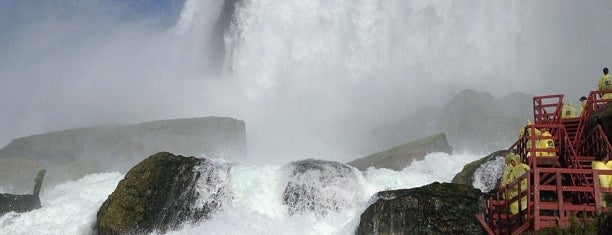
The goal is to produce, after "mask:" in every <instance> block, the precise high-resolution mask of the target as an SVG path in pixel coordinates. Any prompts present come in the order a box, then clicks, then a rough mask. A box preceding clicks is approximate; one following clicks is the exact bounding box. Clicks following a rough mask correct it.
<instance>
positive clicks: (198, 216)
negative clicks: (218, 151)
mask: <svg viewBox="0 0 612 235" xmlns="http://www.w3.org/2000/svg"><path fill="white" fill-rule="evenodd" d="M227 171H228V170H227V168H226V167H224V166H222V165H220V164H218V163H215V162H212V161H210V160H208V159H203V158H195V157H183V156H180V155H179V156H175V155H173V154H171V153H168V152H161V153H157V154H155V155H153V156H150V157H149V158H147V159H145V160H144V161H142V162H140V163H139V164H138V165H136V166H134V167H133V168H132V169H131V170H130V171H129V172H128V173H127V174H126V175H125V178H124V179H123V180H121V181H120V182H119V184H118V185H117V188H116V189H115V190H114V191H113V193H112V194H111V195H110V196H109V197H108V199H107V200H106V201H105V202H104V204H103V205H102V207H101V208H100V210H99V211H98V214H97V221H96V231H97V234H148V233H151V232H153V231H157V232H162V233H163V232H165V231H167V230H168V229H176V228H179V227H180V226H181V224H183V223H184V222H196V221H200V220H203V219H206V218H210V216H212V214H214V212H215V211H218V210H221V209H222V208H223V205H224V203H225V202H226V201H227V200H230V199H229V198H231V196H230V195H229V193H228V191H227V187H226V186H227Z"/></svg>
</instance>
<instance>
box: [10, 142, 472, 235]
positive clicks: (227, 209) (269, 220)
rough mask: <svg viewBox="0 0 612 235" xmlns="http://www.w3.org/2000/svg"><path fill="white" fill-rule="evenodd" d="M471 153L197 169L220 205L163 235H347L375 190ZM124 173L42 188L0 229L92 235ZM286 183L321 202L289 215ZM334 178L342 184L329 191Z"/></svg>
mask: <svg viewBox="0 0 612 235" xmlns="http://www.w3.org/2000/svg"><path fill="white" fill-rule="evenodd" d="M476 158H478V157H477V156H474V155H470V154H456V155H452V156H451V155H448V154H445V153H432V154H429V155H427V156H426V157H425V159H424V160H422V161H415V162H413V163H412V164H411V166H409V167H407V168H406V169H404V170H402V171H392V170H386V169H378V170H376V169H373V168H371V169H368V170H367V171H365V172H359V171H357V170H355V169H350V168H346V166H344V165H343V164H341V163H335V162H330V163H326V164H324V165H323V167H321V168H315V169H322V170H321V171H319V170H316V171H314V172H310V173H308V172H306V174H305V175H303V174H302V175H301V176H300V174H298V175H295V169H297V168H296V164H295V163H289V164H275V165H243V164H239V163H235V164H232V167H231V170H229V171H226V170H224V169H221V168H219V169H216V170H213V169H201V170H200V171H201V175H202V176H203V177H202V178H201V179H209V180H207V181H206V182H205V185H206V186H205V187H201V188H200V190H201V191H202V194H201V198H200V199H201V200H200V202H201V203H211V202H213V201H214V203H215V204H218V205H221V206H220V207H219V208H218V209H217V210H215V211H214V212H211V214H209V217H210V218H207V219H203V220H201V221H199V222H196V223H186V224H184V225H183V228H181V229H179V230H177V231H168V234H352V233H353V232H354V230H355V229H356V227H357V225H358V223H359V216H360V214H361V213H362V212H363V210H364V209H365V208H366V207H367V206H368V205H369V203H371V196H372V195H374V194H375V193H376V192H378V191H382V190H392V189H400V188H413V187H418V186H422V185H425V184H429V183H431V182H434V181H440V182H449V181H450V180H451V179H452V177H453V176H454V175H455V174H456V173H457V172H459V171H460V170H461V169H462V167H463V166H464V165H465V164H467V163H468V162H470V161H472V160H475V159H476ZM304 161H306V162H312V161H314V160H304ZM315 162H316V161H315ZM224 164H225V163H224ZM317 164H318V163H317ZM309 169H313V168H309ZM344 169H350V170H348V171H345V170H344ZM228 172H229V173H228ZM292 175H293V176H292ZM210 176H219V177H213V179H211V178H210ZM313 177H314V178H318V179H324V180H323V181H317V180H313ZM122 178H123V176H122V175H120V174H119V173H104V174H92V175H88V176H86V177H84V178H82V179H80V180H78V181H71V182H65V183H63V184H60V185H58V186H55V187H53V188H51V189H48V190H45V191H43V192H42V193H41V201H42V208H41V209H38V210H34V211H30V212H25V213H20V214H18V213H12V212H11V213H8V214H5V215H3V216H2V217H0V234H90V233H92V229H93V225H94V223H95V218H96V213H97V211H98V209H99V207H100V205H101V204H102V202H103V201H104V200H106V198H107V197H108V195H109V194H110V193H111V192H112V191H113V190H114V188H115V186H116V185H117V183H118V182H119V180H121V179H122ZM291 182H293V183H294V184H300V185H306V186H307V187H304V188H309V190H313V191H312V192H315V193H316V194H311V195H317V196H316V197H312V198H310V199H308V200H303V201H302V202H304V203H306V204H309V203H310V204H311V205H323V206H317V207H314V208H313V210H310V209H309V208H308V207H304V208H302V209H305V210H301V211H299V212H297V213H290V211H291V210H290V207H289V203H287V201H288V200H286V199H284V198H283V197H284V195H286V192H287V189H288V188H289V185H290V183H291ZM202 183H204V182H202ZM337 183H340V184H343V185H336V186H338V188H335V189H334V188H333V187H334V185H335V184H337ZM215 188H217V189H219V188H223V190H224V192H223V193H220V194H219V193H217V196H216V197H215V198H211V197H209V195H210V192H211V191H215V192H218V190H215ZM207 195H208V196H207ZM318 200H320V201H318ZM194 206H199V204H198V205H194Z"/></svg>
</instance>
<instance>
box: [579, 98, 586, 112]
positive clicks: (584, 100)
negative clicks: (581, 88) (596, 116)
mask: <svg viewBox="0 0 612 235" xmlns="http://www.w3.org/2000/svg"><path fill="white" fill-rule="evenodd" d="M580 102H581V105H580V116H582V114H583V113H584V107H586V103H587V98H586V97H584V96H583V97H580Z"/></svg>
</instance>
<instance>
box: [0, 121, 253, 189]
mask: <svg viewBox="0 0 612 235" xmlns="http://www.w3.org/2000/svg"><path fill="white" fill-rule="evenodd" d="M161 151H168V152H173V153H176V154H181V155H185V156H200V155H205V156H207V157H215V158H216V157H220V158H225V159H234V160H239V159H243V158H244V157H245V156H246V131H245V123H244V122H243V121H241V120H236V119H232V118H225V117H204V118H187V119H172V120H160V121H152V122H145V123H140V124H134V125H111V126H98V127H89V128H80V129H72V130H64V131H58V132H52V133H46V134H40V135H33V136H28V137H23V138H18V139H15V140H13V141H12V142H11V143H10V144H9V145H7V146H6V147H4V148H2V149H0V160H6V159H22V160H28V161H34V162H35V163H36V164H37V165H40V166H41V167H43V168H46V169H47V170H48V180H47V182H48V183H49V184H51V185H53V184H54V183H57V182H62V181H65V180H73V179H78V178H80V177H82V176H84V175H86V174H89V173H96V172H107V171H121V172H126V171H127V170H129V169H130V168H131V167H132V166H134V165H135V164H137V163H138V162H140V161H141V160H143V156H150V155H152V154H154V153H157V152H161Z"/></svg>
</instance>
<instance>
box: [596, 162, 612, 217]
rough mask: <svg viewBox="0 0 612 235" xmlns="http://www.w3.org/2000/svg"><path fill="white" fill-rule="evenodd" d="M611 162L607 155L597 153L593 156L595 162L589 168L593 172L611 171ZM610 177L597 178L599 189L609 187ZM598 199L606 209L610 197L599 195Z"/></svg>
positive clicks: (604, 194)
mask: <svg viewBox="0 0 612 235" xmlns="http://www.w3.org/2000/svg"><path fill="white" fill-rule="evenodd" d="M610 162H612V161H608V155H607V154H606V153H604V152H598V153H596V154H595V161H592V162H591V167H592V168H593V170H611V169H612V168H610V166H612V164H611V163H610ZM611 177H612V176H611V175H600V176H599V187H610V186H611V185H610V179H611ZM599 198H600V199H601V206H602V207H607V205H608V204H609V203H608V202H609V201H610V195H609V194H608V193H601V194H599Z"/></svg>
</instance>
